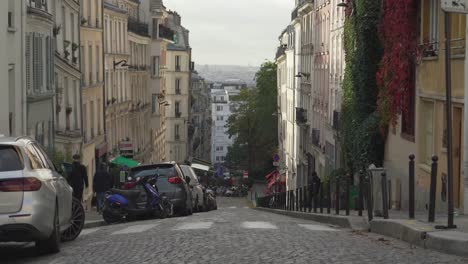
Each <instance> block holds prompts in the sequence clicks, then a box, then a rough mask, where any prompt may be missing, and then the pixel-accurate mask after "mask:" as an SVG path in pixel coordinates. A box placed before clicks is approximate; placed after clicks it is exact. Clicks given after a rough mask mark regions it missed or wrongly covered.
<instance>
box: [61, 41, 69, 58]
mask: <svg viewBox="0 0 468 264" xmlns="http://www.w3.org/2000/svg"><path fill="white" fill-rule="evenodd" d="M68 46H70V41H68V40H64V41H63V55H64V56H65V59H68V56H70V52H69V51H68Z"/></svg>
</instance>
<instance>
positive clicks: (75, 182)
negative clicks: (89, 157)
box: [70, 154, 88, 202]
mask: <svg viewBox="0 0 468 264" xmlns="http://www.w3.org/2000/svg"><path fill="white" fill-rule="evenodd" d="M70 185H71V187H72V188H73V197H75V198H76V199H78V200H80V201H81V202H82V201H83V190H84V187H86V188H88V173H87V172H86V167H85V166H83V165H82V164H81V157H80V155H78V154H75V155H73V163H72V170H71V173H70Z"/></svg>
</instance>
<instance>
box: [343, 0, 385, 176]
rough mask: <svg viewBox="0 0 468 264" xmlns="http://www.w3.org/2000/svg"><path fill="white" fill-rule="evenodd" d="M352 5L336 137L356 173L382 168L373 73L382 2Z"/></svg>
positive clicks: (346, 25) (378, 51) (356, 1)
mask: <svg viewBox="0 0 468 264" xmlns="http://www.w3.org/2000/svg"><path fill="white" fill-rule="evenodd" d="M352 2H353V3H352V4H351V3H350V5H353V6H354V11H353V12H352V15H347V16H346V19H345V22H344V48H345V62H346V67H345V71H344V78H343V105H342V118H341V131H340V135H339V137H340V141H341V142H340V143H341V146H342V149H343V158H344V160H345V166H346V170H347V171H350V172H355V171H358V170H360V169H362V168H365V167H367V166H368V165H369V164H371V163H374V164H376V165H378V166H380V165H382V161H383V153H384V146H385V139H384V138H383V137H382V135H383V134H382V133H381V132H380V126H379V125H380V118H379V115H378V114H377V113H376V110H377V95H378V88H377V82H376V72H377V70H378V67H379V62H380V59H381V57H382V48H381V43H380V39H379V34H378V24H379V23H378V22H379V17H380V5H381V1H380V0H354V1H352ZM348 11H349V10H348ZM347 14H351V12H347Z"/></svg>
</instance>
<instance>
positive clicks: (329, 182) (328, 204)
mask: <svg viewBox="0 0 468 264" xmlns="http://www.w3.org/2000/svg"><path fill="white" fill-rule="evenodd" d="M331 200H332V199H331V181H330V178H328V181H327V214H331Z"/></svg>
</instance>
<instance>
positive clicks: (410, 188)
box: [409, 154, 414, 219]
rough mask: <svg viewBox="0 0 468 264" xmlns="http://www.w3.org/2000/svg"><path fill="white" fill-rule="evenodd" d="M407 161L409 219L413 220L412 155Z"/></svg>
mask: <svg viewBox="0 0 468 264" xmlns="http://www.w3.org/2000/svg"><path fill="white" fill-rule="evenodd" d="M409 159H410V161H409V218H410V219H414V154H411V155H409Z"/></svg>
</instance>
